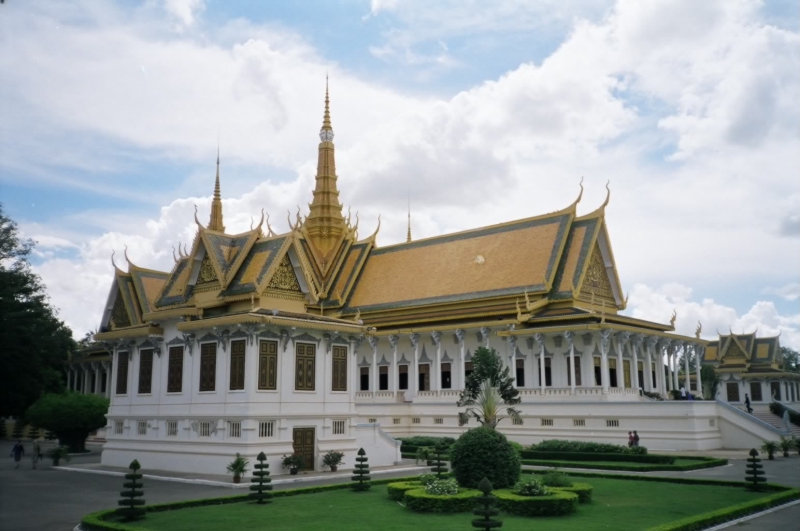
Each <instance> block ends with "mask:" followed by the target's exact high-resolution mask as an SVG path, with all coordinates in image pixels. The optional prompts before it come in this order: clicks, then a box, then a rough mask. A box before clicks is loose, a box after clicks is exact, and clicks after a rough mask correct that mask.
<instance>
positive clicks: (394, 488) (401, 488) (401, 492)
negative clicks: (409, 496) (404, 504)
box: [386, 481, 422, 501]
mask: <svg viewBox="0 0 800 531" xmlns="http://www.w3.org/2000/svg"><path fill="white" fill-rule="evenodd" d="M419 488H422V484H421V483H420V482H419V481H398V482H396V483H389V484H388V485H386V490H387V491H388V492H389V499H390V500H394V501H403V496H405V494H406V492H407V491H409V490H414V489H419Z"/></svg>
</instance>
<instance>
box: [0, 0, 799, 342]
mask: <svg viewBox="0 0 800 531" xmlns="http://www.w3.org/2000/svg"><path fill="white" fill-rule="evenodd" d="M556 4H558V5H560V4H561V3H551V4H547V3H545V4H541V5H540V6H539V7H538V8H537V7H536V6H534V8H529V7H525V8H524V9H522V11H520V10H519V9H517V10H514V9H512V7H513V6H512V7H509V6H511V5H512V4H502V5H500V7H498V8H497V9H498V10H500V11H493V13H500V15H498V16H496V17H494V18H492V17H486V19H487V20H486V21H485V23H486V24H487V25H493V26H491V27H492V28H493V29H492V31H495V30H496V31H502V29H503V28H511V29H513V28H518V27H520V26H517V25H515V24H525V23H526V22H525V20H528V22H529V23H531V24H533V23H534V22H533V19H535V18H536V13H537V9H539V10H540V11H541V10H542V9H545V10H546V9H548V7H547V6H550V7H553V6H555V5H556ZM600 4H601V3H598V4H597V5H598V6H599V5H600ZM375 5H377V6H378V8H377V11H376V12H377V13H378V14H380V13H381V12H382V10H383V8H384V7H386V9H390V8H391V9H393V12H395V13H397V14H398V16H401V17H406V18H405V19H404V20H408V21H417V20H418V18H419V20H420V21H427V22H425V23H420V24H418V25H417V26H416V29H415V30H414V31H418V32H419V33H418V34H414V35H411V36H410V37H402V38H401V37H398V38H399V39H401V40H402V39H404V38H408V39H410V40H409V41H408V42H417V41H418V39H427V38H432V39H435V40H434V42H438V41H439V40H442V41H444V40H448V42H449V37H450V36H451V35H465V34H469V33H470V32H472V31H474V25H475V24H478V23H483V22H480V21H479V20H478V19H480V18H481V16H480V13H475V12H470V10H469V9H463V6H462V5H461V4H460V3H459V4H458V5H453V4H450V5H449V7H448V5H447V4H438V3H434V4H431V6H432V7H430V8H429V9H428V8H420V7H419V6H418V10H414V8H413V6H412V8H409V7H408V5H407V4H406V3H403V2H400V3H397V4H395V5H388V4H380V3H378V4H373V8H374V7H375ZM426 5H427V4H426ZM520 5H521V4H520ZM565 5H566V4H565ZM570 5H571V4H569V5H567V7H566V8H565V10H566V11H563V12H559V13H560V14H559V13H556V14H553V15H552V16H553V17H560V20H565V21H572V20H573V19H572V15H571V14H569V13H572V12H570V11H569V9H568V8H569V6H570ZM49 6H50V8H51V9H41V10H39V11H36V10H35V8H28V10H25V9H22V8H19V9H20V10H19V11H16V12H15V13H16V14H17V15H16V17H17V19H15V20H14V23H13V24H12V23H11V22H8V19H9V18H11V17H4V19H2V20H0V34H2V35H4V36H5V38H7V39H10V40H13V41H14V42H15V45H16V46H17V50H18V51H17V53H15V54H4V55H2V56H0V75H2V76H3V78H4V79H7V80H8V82H7V83H4V84H2V85H0V97H4V98H3V99H4V101H7V102H11V103H10V104H9V105H8V107H9V109H11V113H10V117H9V120H7V121H6V122H4V123H3V124H0V128H5V129H4V131H6V132H7V134H5V138H6V139H7V142H5V144H4V145H3V146H2V147H0V149H3V152H2V157H0V160H2V164H4V165H5V167H14V168H17V169H19V168H26V169H28V171H30V173H29V174H30V175H32V177H31V178H42V179H44V178H47V179H54V180H60V179H62V178H61V177H60V175H61V173H62V172H58V175H59V176H54V175H53V172H52V171H48V170H49V168H51V167H53V166H56V165H58V166H66V167H69V168H76V169H78V170H80V171H82V173H81V176H82V178H81V179H82V181H81V182H80V183H79V184H80V185H81V186H84V187H100V186H105V187H107V188H109V189H110V190H112V191H113V190H116V193H118V194H128V195H130V194H133V193H137V194H139V195H142V196H145V195H146V196H148V197H149V198H150V199H151V200H154V201H157V202H158V203H159V204H166V205H167V206H165V207H163V208H162V209H161V211H160V213H159V215H158V216H156V217H155V219H148V217H147V216H144V217H143V216H136V217H130V216H127V215H122V214H119V215H116V216H115V215H113V213H107V214H108V215H107V216H92V218H93V219H99V220H103V222H105V223H107V228H106V230H104V231H103V232H104V234H102V235H99V236H97V235H96V234H97V232H95V235H94V236H91V237H88V238H84V239H81V240H79V241H76V243H77V244H79V245H80V246H81V250H80V255H79V257H78V258H76V259H68V258H63V257H59V258H58V259H56V258H55V257H54V258H53V259H52V260H49V261H45V262H44V263H43V264H42V265H41V266H39V271H40V272H41V274H42V275H43V278H44V279H45V281H46V282H47V284H48V287H49V288H50V289H51V292H52V297H53V301H54V302H55V303H56V304H57V305H58V306H59V307H61V308H62V314H63V315H62V317H64V318H65V319H67V321H68V322H69V323H70V324H71V325H73V326H74V327H75V328H76V330H77V331H80V332H82V331H84V330H86V329H88V328H93V327H94V326H96V322H95V321H96V320H97V318H99V317H98V315H99V307H98V302H97V301H101V300H103V298H104V297H105V290H106V289H107V286H108V282H109V281H110V268H109V263H108V256H109V255H110V252H111V249H112V248H114V249H117V250H118V251H121V250H122V247H123V245H124V244H127V245H128V246H129V255H130V256H131V258H132V259H133V260H134V261H135V262H136V263H137V264H139V265H142V266H145V267H157V268H162V269H169V267H170V260H171V258H170V256H171V246H172V245H174V244H176V242H177V241H179V240H180V241H183V242H188V241H190V240H191V237H192V234H193V225H192V212H193V207H192V204H193V203H195V202H197V203H198V204H199V205H200V207H201V212H203V211H205V214H204V215H201V220H203V221H205V219H207V209H208V199H207V198H205V199H202V198H201V199H195V198H186V197H184V198H181V199H175V200H174V201H172V199H173V197H171V194H170V193H169V192H168V191H166V190H167V189H168V188H169V187H170V186H171V185H173V186H174V183H169V182H164V183H158V185H157V186H155V187H153V188H152V189H151V188H147V187H140V186H139V183H130V182H120V181H113V180H109V175H112V176H113V175H114V173H113V171H112V170H114V169H116V168H117V167H118V166H120V165H124V164H125V161H126V160H127V159H126V158H125V157H121V156H120V153H125V156H126V157H131V158H134V157H137V156H144V157H152V158H157V157H166V158H168V159H172V160H175V161H179V162H180V163H182V164H192V163H195V162H196V161H198V160H204V161H211V160H212V157H213V155H212V156H210V155H211V154H213V153H214V151H215V149H216V141H217V130H218V129H219V130H220V133H221V139H222V150H223V161H224V162H223V193H224V192H225V190H226V183H229V182H231V181H232V180H233V179H235V178H236V176H235V175H231V174H230V172H228V171H227V168H228V167H229V166H226V163H227V161H229V160H230V161H233V162H235V163H237V164H243V165H251V166H254V167H266V166H273V167H277V168H281V169H283V170H286V171H287V172H293V173H296V175H297V178H296V179H295V180H292V181H289V182H281V181H279V180H277V179H274V178H270V175H264V182H263V183H262V184H261V185H259V186H258V187H257V188H256V189H255V190H253V191H252V192H250V193H246V194H243V195H241V196H239V197H231V196H230V195H225V197H226V198H230V199H226V201H225V212H226V223H227V224H228V228H229V230H230V231H235V230H245V229H246V228H247V227H249V222H250V221H249V220H250V216H258V212H259V211H260V209H261V208H262V207H266V208H267V210H268V212H270V214H271V215H272V216H273V217H272V219H273V226H274V227H275V228H276V229H279V230H285V228H286V222H285V221H284V220H285V211H286V209H287V208H292V210H294V208H293V205H296V204H300V205H303V204H305V203H307V202H308V201H309V199H310V191H311V189H312V188H313V186H312V184H313V174H314V171H315V166H316V160H315V157H316V139H315V133H316V131H317V129H318V128H319V125H320V120H321V105H322V90H323V87H322V84H323V78H324V75H325V72H326V70H329V71H330V74H331V96H332V113H333V123H334V129H335V130H336V143H337V166H338V173H339V177H340V179H339V186H340V189H341V193H342V200H343V201H344V203H345V204H352V205H353V210H354V212H355V210H356V209H360V211H361V228H362V234H363V235H366V234H367V233H369V232H371V230H372V227H374V226H375V219H376V217H377V214H378V213H379V212H381V213H382V214H383V217H382V219H383V229H382V232H381V236H380V239H379V242H380V243H381V244H386V243H391V242H397V241H402V240H403V239H404V236H405V203H406V196H407V194H408V193H409V191H410V192H411V196H412V209H413V219H412V224H413V227H412V229H413V231H414V235H415V237H417V238H419V237H425V236H432V235H435V234H441V233H444V232H449V231H454V230H462V229H465V228H471V227H476V226H481V225H485V224H488V223H496V222H501V221H508V220H510V219H515V218H521V217H525V216H530V215H535V214H541V213H544V212H548V211H552V210H555V209H558V208H562V207H564V206H566V205H567V204H569V203H570V202H571V201H572V200H573V198H574V197H575V195H576V194H577V182H578V180H579V178H580V176H581V175H585V176H586V178H587V179H586V186H587V190H586V194H585V196H584V202H583V203H582V204H581V205H580V210H581V212H586V211H588V210H590V209H593V208H595V207H596V206H597V205H599V203H600V202H601V201H602V199H603V197H604V193H605V191H604V188H603V184H605V182H606V180H607V179H611V180H612V190H613V194H612V201H611V204H610V206H609V207H608V209H607V218H608V222H609V227H610V233H611V239H612V242H613V244H614V252H615V256H616V259H617V263H618V265H619V267H620V270H621V277H622V281H623V283H626V282H635V283H645V284H647V285H650V286H652V285H663V284H665V283H667V282H669V281H674V280H676V279H678V280H679V281H680V282H681V283H682V284H683V285H691V286H695V287H696V289H697V292H699V293H701V294H702V291H700V290H702V287H703V286H704V285H706V284H709V283H712V284H715V285H719V284H720V283H722V284H725V285H729V286H731V289H732V290H734V289H738V286H739V285H740V284H742V283H757V285H758V286H764V285H770V284H771V285H780V284H782V283H785V282H786V281H787V278H789V279H791V277H793V276H796V274H797V273H796V271H794V270H793V269H791V268H790V267H789V265H787V264H797V263H798V262H800V249H799V248H798V246H796V245H795V246H792V245H787V239H786V238H785V237H784V235H785V234H786V233H787V230H786V226H787V225H786V224H787V223H789V224H791V221H792V220H793V219H794V220H795V221H796V212H797V204H798V200H799V199H798V198H800V189H799V186H798V182H797V180H796V175H797V171H798V169H800V152H798V150H797V149H796V146H797V140H798V138H797V137H798V134H797V127H796V126H797V123H798V121H800V117H799V116H798V109H797V108H796V105H795V104H794V102H796V101H797V99H798V98H797V97H796V96H797V94H798V92H799V91H800V79H799V78H798V74H797V72H800V68H798V67H799V66H800V64H798V63H800V61H798V57H797V54H796V49H797V47H798V42H799V41H798V35H797V34H796V33H792V32H789V31H785V30H778V29H776V28H774V27H771V26H768V25H766V24H764V23H763V22H762V21H761V19H760V14H759V11H758V9H757V5H756V4H752V3H749V2H734V3H731V2H727V1H720V2H710V1H709V2H703V3H702V6H698V4H697V3H696V2H681V1H675V2H648V3H641V2H633V1H622V2H619V3H618V4H617V5H616V6H615V7H614V9H613V10H612V11H610V12H609V13H608V14H607V15H606V16H605V17H602V18H598V20H597V21H596V22H590V21H587V20H585V19H577V20H576V21H574V22H570V24H572V30H571V32H570V33H569V36H568V37H567V38H566V39H565V41H564V42H563V43H562V45H561V46H560V47H558V49H557V50H556V51H555V52H554V53H552V54H551V55H550V56H548V57H547V58H546V59H545V60H544V61H542V62H541V63H540V64H533V63H525V64H522V65H520V66H518V67H517V68H514V69H512V70H510V71H508V72H506V73H505V74H504V75H502V76H500V77H499V78H497V79H492V80H486V81H485V82H483V83H481V84H479V85H477V86H474V87H469V88H467V89H466V90H464V91H462V92H460V93H458V94H456V95H455V96H453V97H449V98H435V97H427V96H420V95H406V94H400V93H398V92H397V91H394V90H392V89H389V88H387V87H384V86H381V85H379V84H377V83H375V82H374V81H373V80H371V79H369V78H367V77H366V76H358V75H356V74H353V73H351V72H349V71H348V70H347V69H345V68H344V67H341V66H339V65H336V64H333V65H330V63H331V60H330V59H328V58H325V57H323V56H321V55H320V52H318V51H317V50H314V49H313V48H311V47H310V46H309V45H308V44H307V43H306V42H304V41H303V40H302V39H301V38H299V37H298V36H297V35H296V34H294V33H293V32H291V31H289V30H287V29H285V28H279V27H274V26H255V25H251V24H249V23H247V22H244V21H235V22H230V23H228V24H226V25H224V26H222V27H218V28H211V27H207V28H204V31H205V32H206V33H203V34H201V33H199V32H196V31H194V30H192V29H187V30H186V31H185V32H184V33H181V34H177V33H175V32H173V31H170V30H169V28H168V24H167V23H165V22H164V21H163V20H161V19H158V18H152V17H154V16H155V15H154V14H153V13H152V12H149V11H144V12H141V13H138V12H137V13H136V15H135V16H131V17H125V16H123V15H124V13H119V12H116V11H113V10H112V11H111V12H107V11H100V12H91V13H88V14H86V16H87V17H88V18H89V19H90V20H89V22H87V23H85V24H83V25H77V24H70V23H69V22H64V21H63V20H62V19H66V20H69V17H63V16H62V15H63V13H62V12H61V11H60V9H62V8H61V7H60V4H58V3H56V4H49ZM542 6H544V7H542ZM754 6H755V7H754ZM573 7H574V6H573ZM448 9H449V10H450V11H448ZM503 9H505V11H502V10H503ZM576 9H577V8H576ZM597 9H600V8H599V7H598V8H597ZM603 10H605V7H602V9H601V11H603ZM520 13H523V14H524V16H520ZM434 15H435V16H434ZM162 16H163V14H162ZM92 17H94V18H92ZM437 17H438V19H440V20H443V21H444V22H443V26H442V28H441V31H437V30H436V25H435V24H434V21H435V20H436V18H437ZM526 17H527V18H526ZM56 24H58V25H59V26H60V29H59V31H58V32H55V31H53V30H52V28H53V27H54V26H55V25H56ZM487 27H488V26H487ZM23 29H24V31H23ZM409 31H411V30H409ZM425 32H429V34H430V36H427V34H425ZM398 42H401V41H398ZM390 44H391V43H390ZM409 50H411V52H410V53H414V48H413V47H410V48H409ZM440 51H441V52H442V53H448V51H447V50H442V49H441V48H440ZM389 52H390V53H404V48H403V47H396V46H390V47H389ZM142 66H145V71H146V74H144V73H143V72H142V68H141V67H142ZM748 123H752V124H753V127H752V128H748V127H743V126H742V124H748ZM8 131H13V132H14V134H13V135H12V134H10V133H8ZM87 138H92V139H94V138H97V139H100V140H102V141H104V142H106V143H111V144H112V145H113V146H115V148H116V149H115V150H114V151H113V152H112V153H110V154H109V155H108V156H106V155H105V150H102V149H97V148H96V144H94V143H93V142H89V141H86V140H85V139H87ZM76 139H77V140H76ZM142 153H144V155H141V154H142ZM667 158H668V159H670V161H669V162H665V159H667ZM97 168H100V169H99V170H98V169H97ZM90 170H91V171H90ZM207 174H208V175H209V181H208V183H207V185H205V186H204V187H203V188H202V189H200V190H197V191H194V190H193V191H192V194H182V195H184V196H186V195H202V194H205V193H208V192H210V189H211V181H210V179H211V176H212V175H213V167H212V165H211V164H209V165H208V166H207ZM42 176H44V177H42ZM59 182H62V183H63V181H59ZM68 184H71V183H68ZM133 186H136V187H137V188H136V189H133ZM162 187H163V188H162ZM120 188H121V189H122V191H120ZM203 209H205V210H203ZM792 216H794V217H792ZM87 217H88V216H87ZM50 229H51V231H52V234H53V235H54V236H56V237H61V238H63V237H65V236H64V235H63V234H61V233H60V232H59V228H58V227H51V228H50ZM42 233H43V232H41V231H37V232H36V234H42ZM48 252H51V251H50V250H48ZM56 256H59V255H58V254H56ZM118 256H119V254H118ZM764 257H770V259H769V260H765V258H764ZM81 274H83V277H81V279H80V280H76V275H81ZM82 279H89V280H86V282H85V286H84V285H82V283H83V282H84V280H82ZM103 282H105V284H103ZM98 283H99V284H102V286H98ZM636 289H639V288H636ZM636 289H634V292H635V291H636ZM92 290H97V291H98V293H99V292H102V294H101V295H100V296H99V297H98V294H97V293H95V292H94V291H92ZM637 296H640V297H643V298H645V299H652V300H651V302H649V303H647V304H645V303H644V302H642V303H641V304H640V305H638V306H637V307H640V311H643V312H645V313H646V314H647V315H650V317H646V318H651V319H654V320H659V321H662V322H663V321H665V320H668V319H669V316H670V314H671V311H672V305H674V304H675V301H683V302H681V304H683V305H684V306H685V307H686V309H687V311H686V312H681V310H679V323H682V322H683V321H682V320H683V319H689V320H688V321H686V323H684V324H682V325H681V326H687V327H689V328H690V330H688V331H689V332H693V330H694V325H695V323H696V320H697V319H695V318H694V316H696V317H697V318H701V317H702V318H704V319H707V320H708V325H706V324H705V321H704V326H706V331H708V330H709V328H708V327H710V326H712V325H714V326H717V325H718V326H719V327H720V330H722V329H725V328H727V327H728V326H731V325H733V326H734V327H736V326H737V325H736V323H744V322H745V321H743V319H744V318H745V315H742V316H739V315H737V314H736V312H735V311H734V310H733V309H732V308H729V307H726V306H723V305H720V304H719V303H716V302H714V301H710V300H709V301H706V300H703V299H702V295H699V296H697V297H698V298H699V299H700V300H701V302H693V301H692V293H691V292H686V290H685V288H682V287H681V286H680V285H674V286H672V287H670V288H667V291H665V292H662V291H655V292H654V294H653V295H652V296H651V295H648V294H647V293H640V294H639V295H637ZM631 300H632V302H633V300H634V293H633V292H632V294H631ZM765 302H768V301H765ZM693 305H694V306H693ZM632 306H633V305H632ZM95 307H97V311H95V310H91V311H89V309H90V308H95ZM773 309H774V308H773ZM689 310H691V311H689ZM691 312H694V314H692V317H691V318H690V317H689V315H690V314H691ZM752 312H753V310H751V312H750V313H752ZM750 313H748V314H746V315H750ZM768 313H769V312H768V311H767V310H765V309H764V308H761V307H759V313H758V319H761V320H762V321H764V326H765V327H767V326H772V327H773V328H774V327H778V326H779V325H780V326H784V327H789V328H791V326H792V325H791V322H792V321H791V318H788V319H789V321H787V322H784V321H781V320H780V319H787V318H786V317H781V316H777V315H775V316H772V317H770V316H769V315H768ZM753 315H755V314H753ZM692 319H693V321H692ZM770 319H771V320H770ZM690 321H691V322H690ZM770 323H771V324H770ZM787 323H788V324H787ZM776 329H777V328H776ZM788 333H789V332H787V334H788Z"/></svg>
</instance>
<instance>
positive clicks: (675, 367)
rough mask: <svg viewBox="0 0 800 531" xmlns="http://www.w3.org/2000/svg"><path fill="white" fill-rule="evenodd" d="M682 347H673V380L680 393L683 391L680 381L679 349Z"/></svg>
mask: <svg viewBox="0 0 800 531" xmlns="http://www.w3.org/2000/svg"><path fill="white" fill-rule="evenodd" d="M680 346H681V345H680V344H676V345H675V346H674V347H672V380H673V385H674V386H675V389H677V390H679V391H680V389H681V384H680V380H679V379H678V369H679V367H678V349H679V348H680Z"/></svg>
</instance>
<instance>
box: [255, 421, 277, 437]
mask: <svg viewBox="0 0 800 531" xmlns="http://www.w3.org/2000/svg"><path fill="white" fill-rule="evenodd" d="M258 436H259V437H274V436H275V421H274V420H265V421H261V422H259V423H258Z"/></svg>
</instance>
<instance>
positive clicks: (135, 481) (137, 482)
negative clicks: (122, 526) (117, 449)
mask: <svg viewBox="0 0 800 531" xmlns="http://www.w3.org/2000/svg"><path fill="white" fill-rule="evenodd" d="M128 468H130V469H131V472H130V473H129V474H125V479H126V482H125V483H124V484H123V485H122V486H123V487H125V488H126V489H128V490H123V491H122V492H120V493H119V494H120V496H122V499H121V500H120V501H119V502H118V503H119V505H120V507H119V508H118V509H117V514H118V515H120V516H121V517H123V518H124V519H125V520H138V519H140V518H144V514H145V511H144V507H142V506H143V505H144V500H143V499H141V497H142V496H144V491H143V490H141V489H142V487H143V486H144V485H142V482H141V479H142V475H141V474H140V473H139V469H140V468H142V466H141V465H140V464H139V461H137V460H136V459H134V460H133V461H131V464H130V465H129V466H128Z"/></svg>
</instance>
